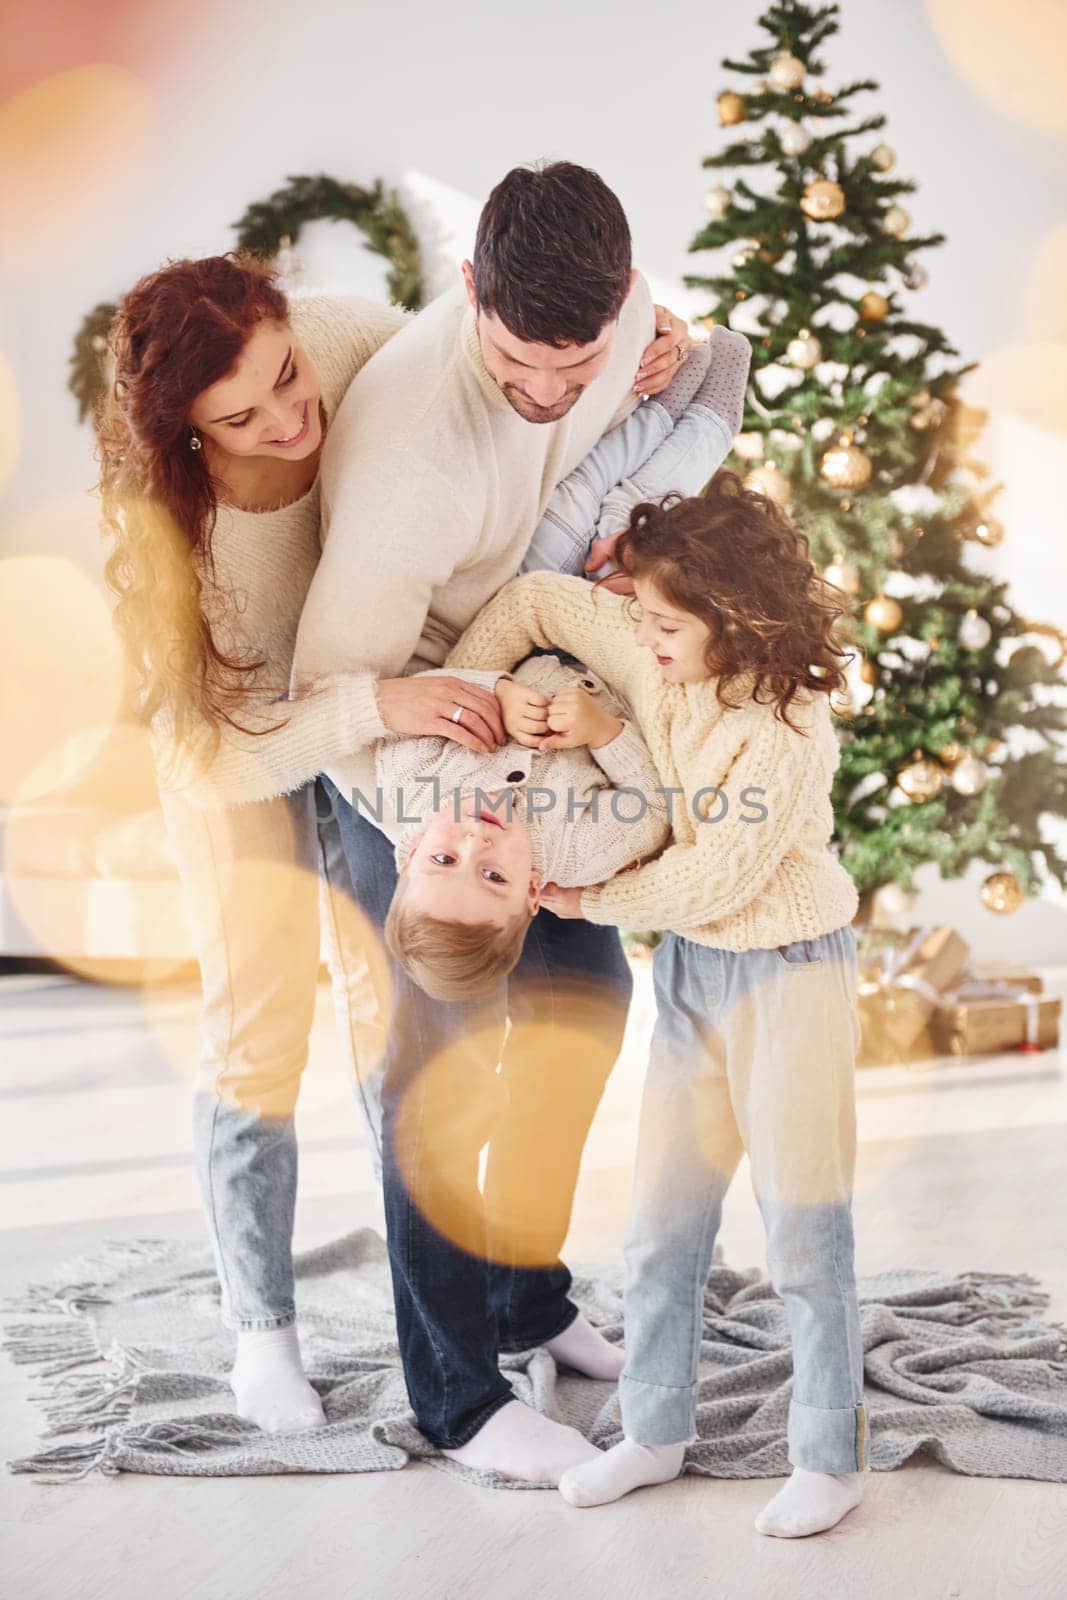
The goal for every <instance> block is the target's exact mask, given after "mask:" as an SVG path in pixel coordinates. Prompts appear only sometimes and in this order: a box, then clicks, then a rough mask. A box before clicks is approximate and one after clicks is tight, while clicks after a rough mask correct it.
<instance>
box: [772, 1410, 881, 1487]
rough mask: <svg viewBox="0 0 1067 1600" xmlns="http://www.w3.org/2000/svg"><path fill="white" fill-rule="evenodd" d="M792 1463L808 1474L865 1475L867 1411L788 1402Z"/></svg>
mask: <svg viewBox="0 0 1067 1600" xmlns="http://www.w3.org/2000/svg"><path fill="white" fill-rule="evenodd" d="M788 1439H789V1461H790V1465H791V1466H794V1467H803V1468H804V1469H805V1471H807V1472H865V1471H866V1469H867V1410H866V1407H865V1406H863V1405H858V1406H841V1407H835V1408H834V1409H833V1410H827V1409H825V1408H823V1407H822V1406H802V1405H800V1403H799V1402H798V1401H796V1400H790V1402H789V1433H788Z"/></svg>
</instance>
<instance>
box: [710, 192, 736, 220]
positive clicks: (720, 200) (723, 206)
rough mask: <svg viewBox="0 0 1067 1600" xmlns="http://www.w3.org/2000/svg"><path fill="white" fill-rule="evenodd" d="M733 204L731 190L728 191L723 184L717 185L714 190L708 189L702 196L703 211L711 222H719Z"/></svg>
mask: <svg viewBox="0 0 1067 1600" xmlns="http://www.w3.org/2000/svg"><path fill="white" fill-rule="evenodd" d="M733 203H734V196H733V190H732V189H728V188H727V187H726V185H725V184H724V183H720V184H718V185H717V186H716V187H715V188H714V189H709V190H708V192H707V194H706V195H705V196H704V210H705V211H706V212H707V214H708V216H709V217H710V218H711V220H712V222H721V221H722V219H723V217H725V215H726V213H727V212H728V211H729V209H730V207H731V206H732V205H733Z"/></svg>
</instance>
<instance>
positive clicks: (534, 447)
mask: <svg viewBox="0 0 1067 1600" xmlns="http://www.w3.org/2000/svg"><path fill="white" fill-rule="evenodd" d="M654 334H655V316H654V312H653V307H652V297H651V295H650V293H649V289H648V285H647V284H646V282H645V280H644V279H643V278H642V277H640V276H638V277H637V279H636V280H635V282H634V286H633V288H632V290H631V292H630V294H629V297H628V298H627V300H626V303H625V304H624V306H623V308H622V311H621V313H620V316H619V321H618V325H617V328H616V332H615V337H614V341H613V344H612V349H611V353H610V356H609V358H608V362H607V365H606V366H605V368H604V371H603V372H602V373H601V374H600V376H599V377H598V378H597V379H596V380H595V381H594V382H593V383H591V384H590V385H589V386H588V388H587V389H586V390H585V392H584V394H582V395H581V396H580V398H579V399H578V400H577V401H576V402H575V404H574V406H573V407H572V408H571V410H570V412H569V413H568V414H567V415H566V416H565V417H563V418H562V419H561V420H560V421H559V422H551V423H543V424H538V423H531V422H527V421H525V420H524V418H522V417H521V416H519V414H518V413H517V412H516V411H514V410H513V409H512V407H511V405H510V404H509V402H508V400H507V399H506V397H505V395H504V393H503V391H502V390H501V388H500V386H499V385H498V384H497V383H496V381H495V380H494V379H493V378H492V377H491V376H490V374H489V372H488V371H487V369H486V367H485V363H484V362H483V360H482V354H481V347H480V345H479V342H478V333H477V328H476V326H475V317H474V311H473V309H472V308H471V306H470V303H469V301H468V299H467V295H466V290H465V287H464V285H463V284H462V283H460V284H459V285H457V287H456V288H455V289H452V290H449V291H447V292H446V293H445V294H443V295H440V296H439V297H438V298H437V299H436V300H434V301H433V302H432V303H431V304H430V305H429V306H427V307H426V308H425V309H424V310H423V311H421V312H420V313H419V315H418V316H417V317H415V318H413V320H412V321H411V322H410V323H409V325H408V326H407V327H406V328H404V330H403V332H402V333H401V335H400V337H399V338H397V339H393V340H390V341H389V343H388V344H386V345H385V346H384V347H383V348H382V349H381V350H380V351H379V352H378V354H377V355H376V356H375V357H374V359H373V360H372V361H369V362H368V363H367V365H366V366H365V367H364V368H363V369H362V370H361V371H360V373H359V374H358V376H357V378H356V379H355V381H354V382H353V383H352V385H351V387H350V389H349V391H348V394H347V395H346V396H345V399H344V402H343V403H342V405H341V407H340V409H339V411H338V413H337V417H336V419H335V421H334V425H333V427H332V428H331V429H330V433H329V436H328V437H327V439H326V443H325V445H324V447H323V454H322V468H321V481H322V537H323V552H322V558H321V560H320V562H319V566H318V570H317V571H316V573H315V577H314V580H313V582H312V584H311V589H310V592H309V593H308V597H307V604H306V606H305V608H304V614H303V616H302V617H301V619H300V629H299V633H298V635H297V642H296V653H295V658H294V663H293V686H294V692H295V693H297V694H298V695H299V694H300V693H301V692H302V691H303V689H304V688H305V686H307V685H313V684H314V683H315V681H316V680H317V679H319V678H321V677H331V676H332V675H335V674H337V673H356V674H359V673H365V674H367V679H366V681H367V682H368V684H372V683H373V680H374V678H375V677H376V676H379V675H380V676H383V677H399V676H401V675H406V674H408V673H412V672H419V671H421V670H423V669H425V668H427V667H439V666H440V665H441V664H442V662H443V661H444V658H445V654H446V652H447V651H448V649H449V647H450V646H451V645H453V644H454V643H455V641H456V640H457V639H458V638H459V635H460V634H461V633H462V631H463V629H464V628H465V627H466V626H467V624H468V623H469V622H470V621H471V620H472V618H473V617H474V616H475V615H476V614H477V612H478V610H479V608H480V607H481V606H483V605H484V604H485V602H486V601H487V600H488V599H490V598H491V597H492V595H494V594H495V593H496V591H497V590H498V589H499V588H500V587H501V585H502V584H504V583H506V582H507V581H508V579H510V578H512V577H514V575H515V573H516V572H517V571H518V570H519V567H520V565H521V562H522V559H523V556H524V555H525V554H526V548H527V546H528V544H529V542H530V538H531V536H532V534H533V531H534V528H535V527H536V526H537V523H538V522H539V521H540V518H541V516H542V514H543V512H544V509H545V506H546V504H547V502H548V500H549V497H550V496H551V494H552V491H553V489H554V488H555V486H556V485H557V483H559V481H560V480H561V479H562V478H564V477H565V476H566V475H567V474H568V473H569V472H571V471H572V470H573V468H574V467H576V466H577V465H578V463H579V462H580V461H581V460H582V458H583V457H584V456H585V455H586V454H587V453H588V451H589V450H591V449H592V447H593V445H594V444H596V442H597V441H598V439H600V437H601V436H602V435H603V434H604V433H605V432H607V430H608V429H609V428H611V427H614V425H615V424H616V423H618V422H621V421H622V420H623V418H624V417H626V416H628V415H629V413H630V411H632V409H633V408H634V406H635V405H636V404H637V396H636V394H635V393H634V391H633V380H634V375H635V373H636V371H637V366H638V361H639V359H640V356H641V353H642V351H643V350H644V348H645V346H646V345H647V344H648V343H649V341H650V340H651V339H652V338H653V337H654ZM379 732H380V724H377V720H376V714H375V716H374V717H371V716H370V715H368V721H367V726H366V729H365V733H366V741H365V742H364V744H363V748H362V749H361V750H360V751H359V753H358V754H355V755H354V756H353V759H351V760H349V761H338V760H337V759H336V756H337V752H336V751H327V750H325V749H324V750H323V752H322V766H323V768H324V769H325V771H326V772H327V773H328V774H329V776H330V777H331V778H333V780H334V782H335V783H336V784H337V786H338V788H339V789H340V790H341V792H342V793H343V794H345V795H350V794H351V793H352V791H353V789H355V788H357V787H359V788H361V789H362V790H363V791H364V793H369V792H370V790H371V788H372V787H373V783H374V760H373V751H372V750H371V749H370V741H371V740H372V739H374V738H375V737H377V736H378V735H379ZM352 749H353V751H355V749H356V743H355V741H354V742H353V746H352Z"/></svg>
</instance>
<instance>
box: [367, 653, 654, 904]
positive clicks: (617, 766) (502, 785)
mask: <svg viewBox="0 0 1067 1600" xmlns="http://www.w3.org/2000/svg"><path fill="white" fill-rule="evenodd" d="M437 670H444V669H437ZM449 670H451V669H449ZM463 676H467V674H466V673H465V674H463ZM470 676H472V677H476V678H478V679H480V680H481V682H482V685H483V687H486V688H489V687H491V685H492V682H493V681H494V680H495V678H497V677H512V678H514V679H516V681H517V682H519V683H525V684H528V685H529V686H530V688H533V689H540V690H542V691H543V693H545V694H547V695H553V694H555V693H557V691H558V690H560V689H565V688H568V687H569V686H570V685H572V684H581V685H582V686H583V687H584V688H586V689H587V690H588V691H589V693H590V694H593V695H595V696H596V698H597V699H598V700H599V701H600V702H601V703H602V705H603V706H604V707H605V708H606V709H607V710H608V711H610V712H611V713H612V715H613V716H616V717H618V718H619V719H620V721H621V722H622V727H621V729H620V730H619V732H618V733H617V734H616V735H615V737H614V739H611V740H609V741H608V743H607V744H603V745H601V746H600V748H599V749H597V750H591V749H589V748H588V747H587V746H585V745H580V746H578V747H577V748H576V749H572V750H567V749H563V750H559V749H557V750H534V749H531V748H530V747H529V746H527V745H523V744H519V743H518V741H517V740H509V741H508V743H507V744H505V745H504V746H503V747H502V748H501V749H499V750H490V751H489V752H488V753H487V754H485V755H483V754H481V753H479V752H478V751H476V750H468V749H467V748H466V746H465V745H461V744H457V743H456V741H455V740H454V739H446V738H443V737H441V736H438V735H436V734H428V735H425V736H423V737H420V738H414V739H383V740H382V741H381V742H380V743H379V744H378V746H377V749H376V777H377V782H378V786H379V787H380V789H381V790H382V794H383V799H384V796H385V792H386V791H388V792H389V793H390V795H391V796H392V797H393V803H394V807H395V809H396V811H397V812H398V813H399V815H400V816H402V817H410V818H411V819H412V820H411V821H403V822H396V821H394V820H392V818H391V817H390V818H389V819H388V826H385V828H384V831H385V832H386V833H388V835H389V837H390V838H391V839H392V840H393V843H394V844H395V845H396V864H397V868H398V870H399V868H400V867H401V866H402V865H403V863H404V861H405V859H406V858H407V855H408V853H409V851H410V850H411V847H412V845H413V844H414V843H415V841H416V839H417V838H418V837H419V835H420V834H421V833H422V832H423V830H424V829H425V827H426V825H427V823H428V822H429V820H430V816H431V814H432V813H433V812H434V811H435V810H438V809H440V810H445V811H450V812H451V808H452V807H453V806H454V804H455V801H454V798H453V797H454V796H455V795H456V794H457V793H459V794H473V793H474V792H475V791H476V790H478V791H480V792H481V794H482V795H484V796H486V797H488V796H490V795H493V794H496V793H497V792H498V791H504V790H510V791H511V795H510V798H508V797H505V799H504V800H503V801H502V802H501V803H500V804H499V805H498V807H497V811H498V814H499V815H507V814H509V813H508V810H507V807H508V806H509V805H511V806H513V807H514V813H513V814H514V815H515V816H517V817H520V818H521V819H522V820H523V821H524V822H525V823H526V824H527V827H528V828H529V833H530V845H531V850H532V855H533V864H534V866H535V867H536V868H537V870H538V871H539V872H540V874H541V880H542V882H543V883H548V882H549V881H551V882H553V883H558V884H560V885H561V886H563V887H565V888H572V887H574V886H575V885H578V884H582V885H584V884H589V883H599V882H600V881H601V879H602V878H610V877H612V876H613V875H614V874H615V873H616V872H621V871H622V870H623V869H624V868H625V867H628V866H631V865H632V864H633V863H634V862H635V861H637V860H639V859H641V858H642V857H644V856H648V855H651V854H652V853H653V851H656V850H659V849H660V848H661V847H662V846H663V845H664V844H665V843H666V841H667V839H668V838H669V836H670V831H671V830H670V827H669V825H668V822H667V803H666V799H665V797H664V796H663V795H657V794H656V793H655V789H656V785H657V783H658V781H659V780H658V778H657V776H656V768H655V764H654V763H653V760H652V757H651V756H650V755H649V752H648V750H647V749H646V747H645V743H644V740H643V739H642V738H641V735H640V733H639V732H638V731H637V727H636V724H635V723H634V722H633V721H632V720H631V717H632V714H631V712H630V709H629V707H628V706H627V705H626V704H625V703H624V702H623V701H622V700H620V698H619V697H618V695H616V694H615V693H614V692H613V690H612V688H611V686H610V685H609V684H606V683H605V682H604V681H603V679H601V678H599V677H598V676H597V674H596V673H595V672H590V671H589V670H587V669H586V668H584V667H583V668H576V667H572V666H568V665H567V664H566V663H565V662H563V661H561V660H560V659H559V657H558V656H554V655H548V656H532V657H531V658H530V660H529V661H524V662H522V664H521V665H520V666H518V667H516V669H515V671H514V672H513V673H503V672H501V673H492V674H490V673H477V674H470ZM430 779H433V780H434V781H433V782H430V781H428V780H430ZM620 790H623V791H626V790H628V791H629V792H628V793H619V792H618V791H620ZM635 790H636V791H637V793H636V794H635V793H634V791H635ZM398 792H399V798H400V801H401V804H400V805H396V799H397V794H398ZM368 798H369V799H372V800H375V799H376V798H377V796H376V795H375V796H368ZM438 801H439V802H440V804H438Z"/></svg>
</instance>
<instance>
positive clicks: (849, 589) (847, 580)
mask: <svg viewBox="0 0 1067 1600" xmlns="http://www.w3.org/2000/svg"><path fill="white" fill-rule="evenodd" d="M823 577H824V578H825V579H826V581H827V583H832V584H833V586H834V588H835V589H843V590H844V592H845V594H859V589H860V569H859V568H858V567H857V566H854V565H853V563H852V562H851V561H846V560H845V558H844V556H840V555H839V556H838V557H837V558H836V559H835V560H834V561H832V562H831V563H830V565H829V566H828V567H827V568H826V571H825V572H824V573H823Z"/></svg>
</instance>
